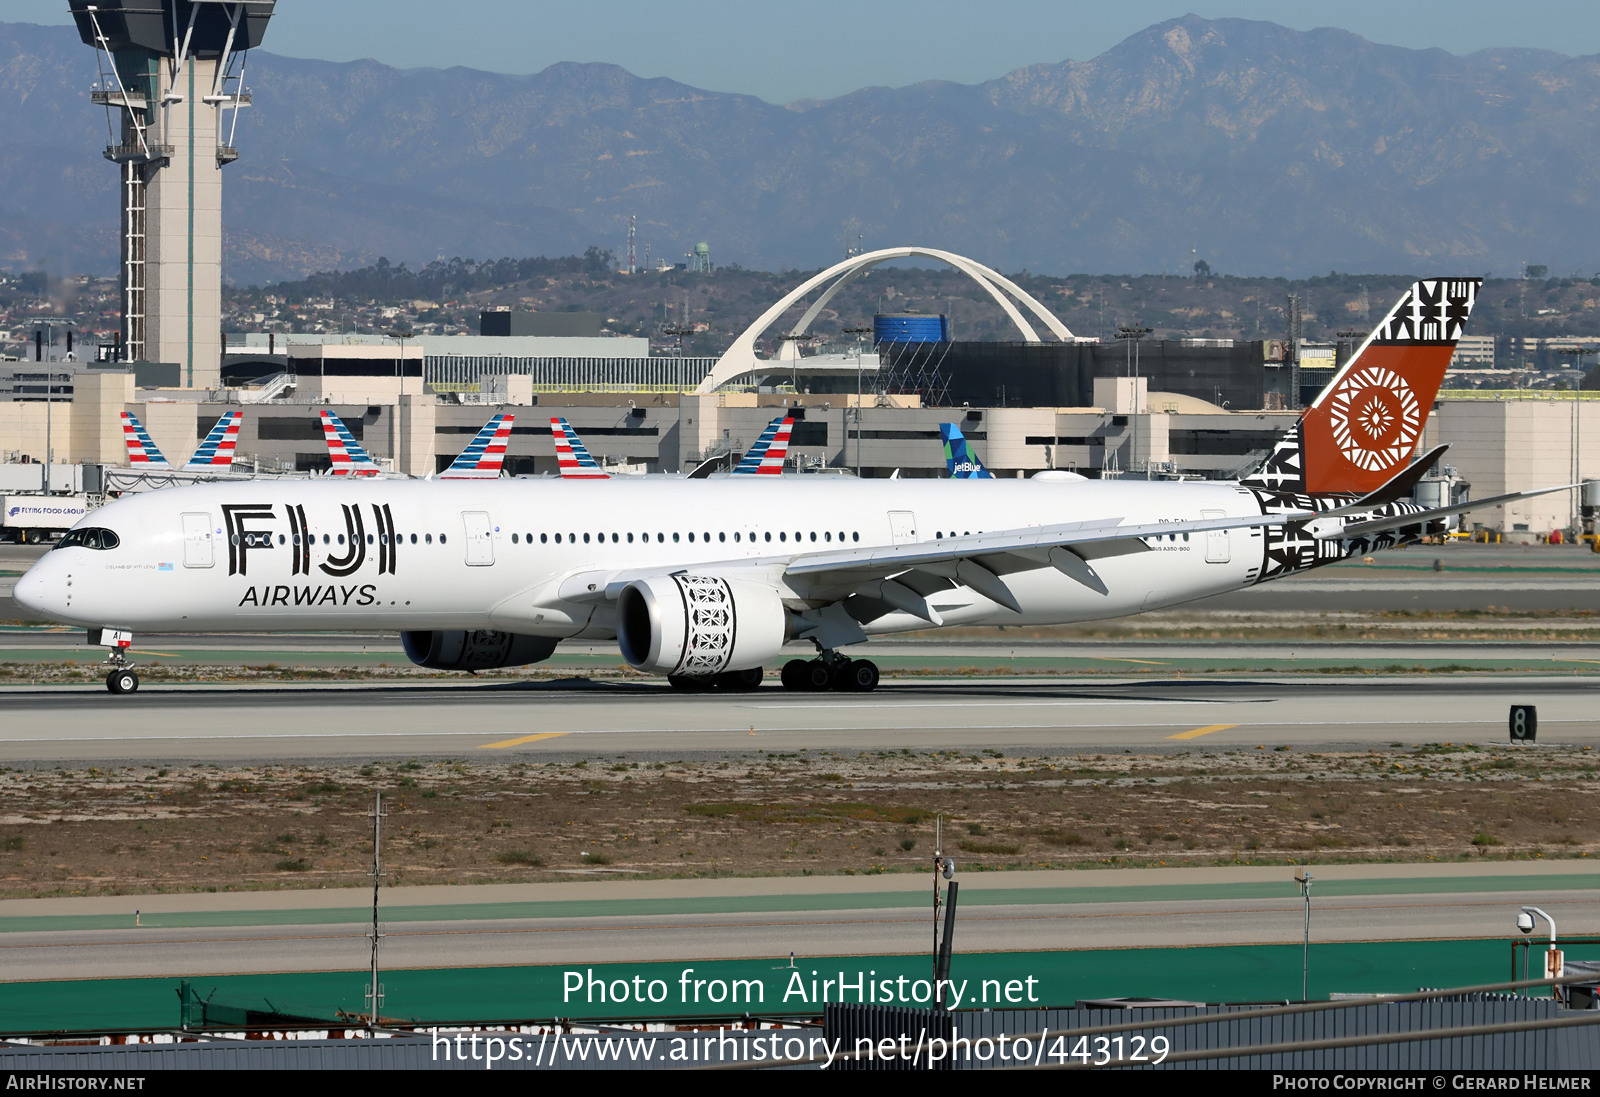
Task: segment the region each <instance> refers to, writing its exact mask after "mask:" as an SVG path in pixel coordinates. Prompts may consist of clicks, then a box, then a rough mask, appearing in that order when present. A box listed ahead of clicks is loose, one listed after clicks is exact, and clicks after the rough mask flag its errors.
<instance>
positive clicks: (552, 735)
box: [478, 731, 572, 750]
mask: <svg viewBox="0 0 1600 1097" xmlns="http://www.w3.org/2000/svg"><path fill="white" fill-rule="evenodd" d="M571 734H572V733H571V732H570V731H546V732H543V733H542V734H539V735H524V736H523V737H522V738H520V739H503V740H501V741H500V742H498V743H484V744H482V745H481V746H479V747H478V749H479V750H498V749H499V748H501V747H520V746H521V745H522V744H524V743H537V742H538V741H539V740H540V739H559V738H561V737H562V736H563V735H571Z"/></svg>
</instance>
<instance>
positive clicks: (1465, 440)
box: [0, 248, 1600, 535]
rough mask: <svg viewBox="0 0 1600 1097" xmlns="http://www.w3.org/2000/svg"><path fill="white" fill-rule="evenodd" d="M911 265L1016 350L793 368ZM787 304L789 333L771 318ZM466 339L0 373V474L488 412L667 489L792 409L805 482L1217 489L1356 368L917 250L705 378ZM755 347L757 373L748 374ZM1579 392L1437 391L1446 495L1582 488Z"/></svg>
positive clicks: (1491, 512)
mask: <svg viewBox="0 0 1600 1097" xmlns="http://www.w3.org/2000/svg"><path fill="white" fill-rule="evenodd" d="M911 257H923V258H932V259H934V260H936V261H939V262H947V263H950V264H951V265H952V266H955V267H957V269H961V270H963V271H964V272H966V273H968V274H969V275H970V276H972V277H973V278H974V280H975V281H977V282H978V283H979V285H980V286H982V287H983V288H984V289H985V290H986V291H987V292H989V293H990V294H991V295H992V296H993V297H994V298H995V300H996V303H997V305H999V306H1000V307H1002V308H1004V309H1005V310H1006V312H1007V313H1008V315H1010V317H1011V319H1012V321H1013V323H1014V324H1015V325H1016V327H1017V329H1018V333H1019V335H1020V336H1021V338H1019V339H1017V340H1015V341H1010V342H962V341H959V340H956V339H952V338H951V337H950V331H949V325H948V323H947V322H946V321H945V320H944V318H943V317H937V316H915V315H899V316H879V317H877V318H876V320H875V324H874V330H873V333H872V338H871V340H870V343H869V342H868V340H866V339H862V341H861V343H859V344H856V345H855V346H850V345H839V344H835V345H834V346H832V347H823V348H822V349H821V351H820V352H818V353H811V354H806V353H803V352H802V344H803V343H804V342H806V341H807V340H808V339H809V334H808V328H809V325H810V323H811V321H812V320H813V319H814V318H815V317H816V316H817V315H818V314H819V313H820V312H821V310H822V307H823V306H825V305H826V304H827V303H828V302H829V301H830V300H831V299H832V297H833V296H834V294H835V293H836V292H838V291H839V290H840V289H843V288H844V287H845V286H846V285H848V283H849V281H850V280H851V279H852V278H854V277H856V276H858V275H859V274H860V273H861V272H862V271H864V270H866V269H870V267H871V266H872V265H875V263H881V262H886V261H890V260H892V259H904V258H911ZM1011 291H1015V293H1013V292H1011ZM808 303H809V307H808V308H807V309H806V311H805V312H804V314H803V315H801V316H800V318H799V321H798V322H794V321H793V320H792V318H790V317H789V316H788V314H791V313H792V312H793V310H794V309H796V308H798V307H800V306H801V305H804V304H808ZM1025 312H1026V313H1028V315H1025ZM780 320H784V321H785V322H784V323H783V324H782V325H781V327H782V329H783V330H782V332H781V334H779V335H777V337H776V338H773V337H772V332H773V331H775V330H778V328H779V327H780V325H779V324H778V321H780ZM1039 328H1044V329H1045V330H1046V333H1047V334H1048V335H1049V336H1050V338H1045V337H1043V336H1041V335H1040V334H1039V331H1038V329H1039ZM481 331H482V334H480V335H477V336H432V335H423V336H415V337H406V338H404V339H400V338H395V337H390V336H383V335H345V336H333V337H330V336H326V335H316V336H299V335H282V334H270V335H269V334H250V335H234V336H227V337H225V339H224V341H223V342H224V346H225V353H224V354H223V357H222V361H221V365H220V373H219V378H218V383H217V384H216V385H214V386H211V387H206V388H191V387H183V386H182V385H181V383H180V382H181V380H182V378H181V371H180V369H179V367H178V366H176V365H172V364H162V363H150V362H131V363H126V364H123V363H114V362H113V363H104V364H100V365H87V364H72V363H30V364H23V363H17V364H9V365H7V366H6V367H4V368H0V453H4V454H5V455H6V458H7V460H8V462H12V463H14V462H16V461H18V460H20V459H22V458H23V457H24V456H26V457H27V458H29V459H31V460H41V459H42V458H43V457H44V453H45V450H46V447H47V445H48V446H49V448H50V450H51V453H52V455H53V460H54V461H55V462H56V463H57V464H78V465H85V466H95V465H100V466H116V465H120V464H124V463H125V450H124V447H123V437H122V430H121V425H120V422H119V418H118V412H120V411H123V410H128V411H132V412H134V413H135V414H136V415H138V417H139V418H140V420H141V421H142V422H143V423H144V424H145V426H146V428H147V429H148V430H149V431H150V434H151V435H152V437H153V438H154V439H155V441H156V443H157V445H158V446H160V447H161V449H162V452H163V453H164V454H165V455H166V456H167V457H168V459H169V460H171V461H172V462H173V463H174V464H177V463H180V462H182V461H183V460H185V459H187V457H188V456H189V455H190V454H191V453H192V452H193V451H194V449H195V448H196V446H197V445H198V441H199V439H200V438H203V437H204V435H205V433H206V431H207V430H208V429H209V428H210V426H211V424H212V423H214V422H215V421H216V419H217V417H218V416H219V415H221V414H222V413H223V412H225V411H228V410H232V409H235V408H239V407H241V406H243V408H244V410H245V411H246V415H245V421H244V426H243V431H242V433H241V437H240V440H239V448H238V449H239V457H238V460H239V461H240V462H241V463H242V464H243V467H245V468H257V469H260V470H262V471H266V472H279V473H282V472H292V471H299V472H306V471H317V470H321V469H325V468H327V467H328V455H327V450H326V447H325V445H324V444H323V441H322V432H321V428H320V425H319V423H318V420H317V415H316V413H317V411H318V410H320V409H322V408H328V409H329V410H332V411H333V412H335V413H336V414H338V415H339V416H340V418H341V419H343V420H344V421H345V423H346V424H347V425H348V426H349V427H350V429H351V431H352V432H353V433H354V434H355V435H356V437H357V438H358V439H359V440H360V441H361V442H362V444H363V445H364V446H365V447H366V448H367V449H368V451H369V452H371V453H372V454H373V456H374V457H375V458H377V459H378V460H379V461H380V462H381V463H383V464H384V465H385V466H386V467H389V468H392V469H395V470H397V471H400V472H404V473H407V474H410V475H415V476H422V475H427V474H428V473H431V472H437V471H439V470H441V469H443V468H444V467H445V466H446V465H447V464H448V463H449V462H450V461H451V460H452V459H454V457H455V456H456V454H458V453H459V452H460V451H461V449H462V448H463V447H464V446H465V445H466V443H467V442H468V440H470V438H471V437H472V436H473V434H475V433H476V432H477V431H478V429H479V428H480V427H481V426H482V425H483V423H484V422H485V421H486V420H487V419H488V418H489V417H490V416H491V415H493V414H495V413H496V412H499V411H507V412H512V413H514V414H516V416H517V422H516V426H515V428H514V431H513V435H512V441H511V445H510V448H509V450H508V454H507V461H506V465H507V470H508V472H509V473H510V474H512V475H542V474H553V473H554V472H555V471H556V458H555V447H554V442H553V440H552V438H551V436H550V432H549V420H550V419H551V418H552V417H554V416H562V417H565V418H566V419H568V420H569V421H570V422H571V423H572V425H573V427H574V428H576V430H577V431H578V433H579V434H580V436H582V437H583V438H584V440H585V442H586V443H587V444H588V446H589V449H590V450H591V452H593V453H594V454H595V456H596V457H597V459H599V460H601V462H602V463H603V464H607V465H610V466H613V467H614V468H615V469H616V470H617V471H619V472H664V471H665V472H671V471H676V470H680V469H687V468H692V467H693V466H694V465H695V464H696V463H698V462H699V461H700V460H703V459H705V458H706V457H710V456H714V455H717V454H723V453H739V452H742V451H743V449H744V448H746V447H747V446H748V445H749V444H751V443H752V442H754V440H755V439H756V437H757V436H758V435H759V434H760V433H761V430H762V428H763V427H764V426H765V425H766V424H767V423H768V422H769V421H770V420H771V419H772V418H773V417H774V416H776V415H777V414H779V413H781V412H783V411H789V412H790V413H792V414H793V415H794V416H795V418H796V420H797V422H796V424H795V430H794V434H793V440H792V442H791V445H790V450H791V460H792V461H793V462H794V463H795V464H796V465H797V467H799V468H800V469H801V470H803V471H817V472H821V471H825V470H836V471H849V472H856V471H858V470H859V472H860V474H861V475H863V476H872V477H883V476H889V475H893V474H895V473H896V472H898V474H899V475H902V476H939V475H943V474H944V460H943V452H942V447H941V445H940V439H939V424H940V423H945V422H955V423H958V424H959V425H960V426H961V428H962V430H963V432H964V433H965V434H966V436H967V437H968V439H969V440H970V441H971V442H972V443H973V446H974V449H975V451H976V452H977V454H978V456H979V458H980V459H981V460H982V461H983V462H984V463H985V464H986V465H987V466H988V467H989V468H990V469H991V470H992V471H994V472H995V474H996V475H999V476H1029V475H1033V474H1034V473H1037V472H1041V471H1044V470H1049V469H1057V470H1065V471H1070V472H1076V473H1079V474H1081V475H1085V476H1090V477H1099V476H1128V475H1134V476H1146V475H1149V476H1156V477H1174V476H1188V477H1200V478H1230V477H1236V476H1239V475H1243V474H1244V473H1245V472H1246V471H1249V470H1250V469H1251V468H1253V467H1254V466H1255V464H1256V463H1257V462H1259V460H1260V459H1262V457H1264V455H1265V453H1266V452H1267V451H1268V449H1269V448H1270V446H1271V445H1272V443H1273V441H1274V440H1275V439H1276V438H1277V437H1278V436H1279V435H1280V434H1281V433H1282V432H1283V431H1285V430H1287V429H1288V427H1289V426H1290V425H1291V424H1292V423H1293V421H1294V420H1295V418H1296V417H1297V415H1298V408H1299V407H1300V406H1302V404H1303V402H1304V401H1305V400H1308V399H1310V398H1311V397H1313V396H1314V395H1315V393H1316V392H1317V391H1319V390H1320V389H1321V387H1322V386H1323V385H1324V384H1325V383H1326V381H1327V380H1328V379H1329V378H1331V376H1332V374H1333V372H1334V370H1336V369H1337V368H1338V366H1340V365H1342V363H1343V358H1344V357H1345V356H1347V355H1348V353H1349V352H1350V351H1351V349H1353V346H1354V344H1352V343H1348V342H1347V343H1340V344H1338V345H1336V346H1335V347H1333V348H1330V350H1331V353H1327V352H1325V355H1324V356H1321V357H1317V356H1313V355H1312V354H1307V353H1306V350H1307V349H1308V348H1304V347H1296V346H1293V345H1288V344H1285V343H1282V342H1278V341H1242V340H1239V341H1235V340H1192V339H1183V340H1151V341H1148V342H1144V343H1143V344H1142V345H1139V346H1129V345H1128V342H1120V343H1118V342H1101V341H1099V340H1093V339H1081V338H1078V337H1076V336H1074V335H1073V334H1072V333H1071V332H1070V331H1069V330H1068V329H1067V328H1066V327H1065V325H1063V324H1062V323H1061V322H1060V321H1059V319H1057V318H1055V317H1054V316H1053V315H1051V314H1049V313H1048V312H1047V310H1045V309H1044V307H1043V306H1042V305H1039V303H1038V302H1037V301H1034V300H1033V299H1032V298H1029V297H1027V295H1026V294H1025V293H1022V291H1021V290H1020V289H1017V287H1015V286H1014V285H1013V284H1012V283H1010V282H1009V281H1007V280H1006V279H1004V278H1003V277H1002V276H1000V275H998V274H996V273H995V272H993V271H991V270H989V269H988V268H986V267H983V266H981V264H978V263H976V262H975V261H973V260H970V259H966V258H964V257H961V256H956V255H953V254H952V253H948V252H941V251H936V250H933V249H926V248H897V249H886V250H884V251H880V252H872V253H867V254H866V255H865V256H857V257H854V258H852V259H851V260H847V261H846V262H844V263H841V264H838V265H836V266H835V267H832V268H830V269H829V270H828V271H824V272H822V273H821V274H819V275H817V276H815V277H813V278H811V279H810V280H808V281H807V282H805V283H803V284H802V285H801V286H799V287H797V288H796V290H795V291H792V292H791V293H789V294H788V295H786V296H785V297H784V298H783V299H782V300H780V301H779V302H777V303H775V304H774V305H773V306H772V308H770V309H769V310H768V311H767V312H766V313H764V314H763V315H762V316H761V317H759V318H757V319H756V321H755V322H753V323H752V324H751V325H750V327H749V328H748V329H746V331H745V332H744V333H742V334H741V335H740V336H739V337H738V338H737V339H735V340H734V342H733V344H732V345H731V346H730V348H729V349H728V351H727V352H725V353H724V354H723V356H722V357H721V358H718V359H712V358H685V357H676V356H670V355H659V354H658V355H652V354H651V353H650V346H649V341H648V340H647V339H644V338H637V337H616V336H604V335H602V334H601V327H600V317H598V316H594V315H589V314H572V313H551V314H539V313H504V312H487V313H484V314H483V318H482V326H481ZM863 334H864V333H863ZM763 337H766V338H765V339H764V338H763ZM763 342H768V343H769V344H770V345H774V346H775V347H776V354H774V355H773V356H771V357H766V358H763V357H761V356H760V355H759V354H758V346H759V345H760V344H761V343H763ZM1313 363H1315V365H1316V366H1318V367H1321V368H1313V365H1312V364H1313ZM41 371H42V372H41ZM1135 374H1136V375H1135ZM46 389H48V390H49V392H50V393H51V394H52V397H51V399H50V400H49V401H47V400H46V399H45V398H44V397H45V390H46ZM1591 395H1600V394H1591ZM1575 396H1576V394H1574V393H1572V392H1552V391H1510V392H1505V391H1501V392H1485V391H1482V390H1452V389H1446V390H1444V391H1442V392H1441V394H1440V397H1439V399H1438V401H1437V402H1436V405H1435V409H1434V414H1433V415H1432V416H1431V418H1430V420H1429V424H1428V427H1427V430H1426V434H1425V437H1424V440H1423V445H1424V448H1426V447H1431V446H1434V445H1438V444H1441V443H1450V444H1451V445H1452V449H1451V452H1450V453H1449V455H1448V457H1447V458H1446V463H1447V464H1449V465H1450V466H1452V467H1453V469H1454V470H1455V477H1454V479H1455V480H1456V481H1457V483H1465V484H1467V485H1470V489H1471V492H1472V493H1473V494H1475V495H1478V496H1486V495H1494V494H1500V493H1505V492H1512V491H1518V490H1522V489H1525V488H1531V487H1535V486H1542V485H1547V484H1551V483H1560V482H1563V481H1566V482H1576V481H1577V480H1579V479H1581V478H1582V476H1583V475H1585V474H1586V475H1591V476H1593V475H1596V474H1597V472H1600V403H1596V402H1594V401H1589V400H1577V399H1575ZM1580 453H1581V459H1580ZM7 479H8V481H9V479H10V477H8V478H7ZM95 479H96V478H95V476H94V475H93V474H92V473H91V474H90V476H89V477H88V480H87V484H86V486H88V487H89V488H90V490H91V491H92V490H93V487H94V484H95ZM66 482H67V483H69V484H73V485H76V484H77V483H79V480H78V478H77V477H74V476H69V477H67V478H66ZM7 487H8V489H9V490H17V488H18V485H10V484H9V482H8V484H7ZM1573 506H1574V505H1573V501H1572V500H1571V499H1569V497H1568V496H1567V495H1566V494H1554V495H1549V496H1543V497H1540V498H1538V499H1533V500H1526V501H1520V502H1518V503H1514V504H1510V505H1509V506H1507V507H1497V508H1490V509H1486V510H1484V511H1481V512H1476V513H1474V514H1472V515H1471V516H1470V525H1471V527H1473V528H1484V529H1490V530H1499V531H1504V532H1507V533H1512V532H1526V533H1528V534H1530V535H1538V534H1543V533H1547V532H1549V531H1550V530H1553V529H1567V528H1571V527H1572V526H1573V525H1574V524H1575V522H1574V519H1575V514H1574V510H1573Z"/></svg>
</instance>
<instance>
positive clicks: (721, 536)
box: [717, 533, 728, 544]
mask: <svg viewBox="0 0 1600 1097" xmlns="http://www.w3.org/2000/svg"><path fill="white" fill-rule="evenodd" d="M727 539H728V535H727V534H726V533H718V534H717V542H718V543H719V544H720V543H721V542H724V541H726V540H727Z"/></svg>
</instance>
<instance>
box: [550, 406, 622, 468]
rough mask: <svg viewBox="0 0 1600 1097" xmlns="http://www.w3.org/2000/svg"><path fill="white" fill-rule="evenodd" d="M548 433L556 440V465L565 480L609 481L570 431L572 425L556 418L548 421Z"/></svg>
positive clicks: (574, 432) (576, 435) (585, 448)
mask: <svg viewBox="0 0 1600 1097" xmlns="http://www.w3.org/2000/svg"><path fill="white" fill-rule="evenodd" d="M550 433H551V434H552V435H554V436H555V440H556V464H557V465H558V466H559V467H560V469H561V475H562V478H563V479H567V480H609V479H611V477H609V476H607V475H606V474H605V473H603V472H601V471H600V466H599V465H597V464H596V463H595V460H594V458H593V457H590V456H589V449H588V447H587V446H585V445H584V444H583V439H581V438H579V437H578V432H577V431H575V430H573V429H572V424H571V423H569V422H567V421H566V420H565V419H562V418H559V417H556V418H552V419H551V420H550Z"/></svg>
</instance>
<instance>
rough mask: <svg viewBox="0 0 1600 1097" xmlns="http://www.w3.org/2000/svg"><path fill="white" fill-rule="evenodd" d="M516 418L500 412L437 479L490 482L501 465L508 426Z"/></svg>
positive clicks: (497, 473)
mask: <svg viewBox="0 0 1600 1097" xmlns="http://www.w3.org/2000/svg"><path fill="white" fill-rule="evenodd" d="M516 418H517V417H516V416H515V415H511V414H507V413H502V414H500V415H496V416H495V417H494V418H493V419H490V420H489V421H488V422H487V423H485V424H484V425H483V429H482V430H480V431H479V432H478V434H477V436H476V437H475V438H473V439H472V441H471V442H470V443H468V444H467V448H466V449H464V450H462V451H461V456H459V457H457V458H456V459H455V460H454V461H452V462H451V463H450V467H449V468H447V469H445V470H444V471H443V472H441V473H440V474H439V479H441V480H493V479H496V478H497V477H498V476H499V475H500V466H502V465H503V464H505V460H506V446H507V445H508V444H510V442H511V424H512V423H513V422H515V421H516Z"/></svg>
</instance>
